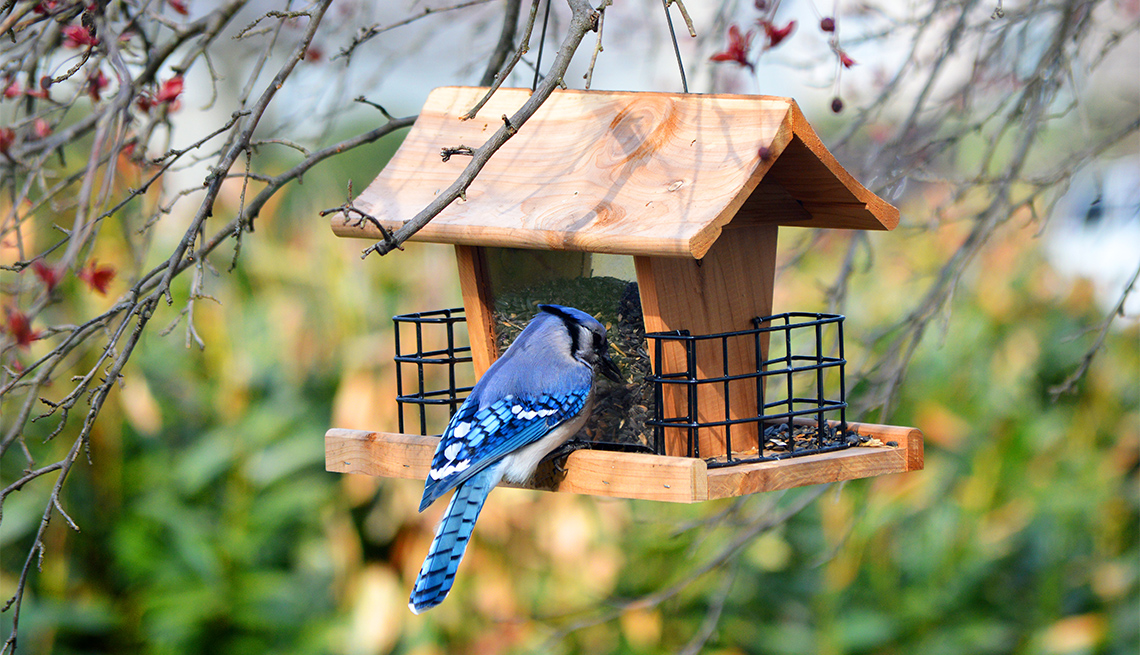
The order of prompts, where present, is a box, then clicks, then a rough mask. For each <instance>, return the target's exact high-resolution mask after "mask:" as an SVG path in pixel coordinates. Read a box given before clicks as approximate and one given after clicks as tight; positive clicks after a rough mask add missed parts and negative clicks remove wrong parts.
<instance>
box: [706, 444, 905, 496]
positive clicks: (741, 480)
mask: <svg viewBox="0 0 1140 655" xmlns="http://www.w3.org/2000/svg"><path fill="white" fill-rule="evenodd" d="M906 470H907V468H906V450H905V449H903V448H887V447H884V448H862V447H857V448H848V449H847V450H841V451H837V452H833V453H824V454H821V455H808V456H805V457H796V458H793V459H787V460H782V461H776V462H759V463H756V464H740V465H737V466H730V467H724V468H717V469H710V470H709V498H731V497H733V496H743V495H745V494H752V493H757V492H761V491H776V490H778V489H790V488H792V487H803V486H807V485H812V484H826V483H829V482H839V481H841V480H854V479H857V478H867V477H872V476H876V475H886V474H888V473H902V472H904V471H906Z"/></svg>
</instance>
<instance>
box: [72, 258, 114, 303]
mask: <svg viewBox="0 0 1140 655" xmlns="http://www.w3.org/2000/svg"><path fill="white" fill-rule="evenodd" d="M76 276H77V277H78V278H79V279H80V280H83V281H84V282H86V283H87V286H89V287H91V289H92V290H93V291H97V292H98V293H99V295H101V296H105V295H107V285H109V284H110V283H111V280H113V279H115V267H114V266H111V265H110V264H107V265H105V266H99V265H98V264H97V263H96V262H95V260H94V259H92V260H91V261H90V262H89V263H88V264H87V266H86V267H84V268H82V269H80V271H79V272H78V273H77V274H76Z"/></svg>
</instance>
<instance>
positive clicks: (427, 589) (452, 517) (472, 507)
mask: <svg viewBox="0 0 1140 655" xmlns="http://www.w3.org/2000/svg"><path fill="white" fill-rule="evenodd" d="M501 468H502V466H501V464H494V465H492V466H490V467H488V468H486V469H484V470H482V471H480V472H479V473H477V474H476V475H474V476H472V477H471V478H469V479H468V480H467V481H466V482H464V483H463V484H461V485H459V486H458V487H456V489H455V493H454V494H453V495H452V496H451V502H449V503H448V504H447V511H446V512H444V515H443V518H442V519H441V520H440V522H439V527H438V528H436V532H435V539H433V540H432V542H431V547H430V548H429V549H428V555H427V558H426V559H425V560H424V564H423V566H422V567H420V574H419V575H418V576H417V577H416V584H415V586H414V587H412V596H411V598H410V599H409V602H408V607H409V608H411V610H412V612H413V613H415V614H419V613H420V612H423V611H424V610H427V609H431V608H432V607H435V606H436V605H439V604H440V603H441V602H443V599H444V598H447V594H448V592H450V591H451V585H452V583H453V582H455V572H456V570H458V569H459V562H461V561H462V560H463V554H464V553H465V552H466V551H467V542H468V541H469V540H470V538H471V531H472V530H473V529H474V528H475V519H477V518H479V512H480V511H481V510H482V509H483V502H484V501H485V500H487V494H489V493H491V489H494V488H495V485H497V484H498V483H499V479H500V478H501V477H502V473H501Z"/></svg>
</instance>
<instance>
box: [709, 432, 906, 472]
mask: <svg viewBox="0 0 1140 655" xmlns="http://www.w3.org/2000/svg"><path fill="white" fill-rule="evenodd" d="M793 446H794V448H793ZM855 446H859V447H864V448H897V447H898V442H895V441H887V442H883V441H880V440H879V439H877V438H875V437H869V436H867V435H861V434H859V433H858V432H856V431H854V430H850V429H848V430H847V431H846V432H843V433H840V431H839V430H838V429H836V428H835V427H834V426H832V425H825V426H824V428H823V439H822V440H820V439H819V434H818V429H817V428H816V424H815V423H794V424H793V425H792V430H791V437H789V436H788V424H787V423H786V422H784V423H775V424H769V425H768V427H766V428H764V454H763V455H759V454H758V453H757V452H756V448H755V447H753V448H749V449H745V450H742V451H734V452H733V453H732V461H737V460H745V461H748V460H754V461H760V460H766V459H783V458H786V457H796V456H799V455H810V454H812V453H815V452H821V451H832V450H842V449H843V448H849V447H855ZM707 461H708V462H709V463H710V464H721V465H723V464H725V463H726V462H727V461H728V458H726V457H724V456H721V457H712V458H708V460H707Z"/></svg>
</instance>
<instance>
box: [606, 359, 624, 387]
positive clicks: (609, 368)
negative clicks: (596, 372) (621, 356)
mask: <svg viewBox="0 0 1140 655" xmlns="http://www.w3.org/2000/svg"><path fill="white" fill-rule="evenodd" d="M601 365H602V366H601V369H602V375H604V376H606V377H607V378H609V379H611V380H613V381H614V382H618V383H621V382H623V381H624V380H622V379H621V370H620V369H618V367H617V364H614V360H612V359H610V356H609V353H602V361H601Z"/></svg>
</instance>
